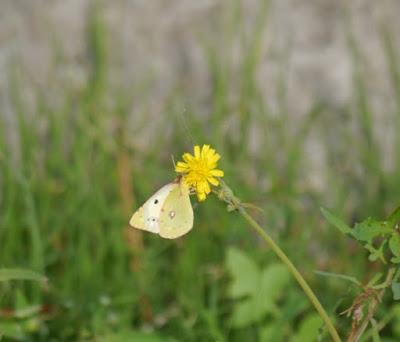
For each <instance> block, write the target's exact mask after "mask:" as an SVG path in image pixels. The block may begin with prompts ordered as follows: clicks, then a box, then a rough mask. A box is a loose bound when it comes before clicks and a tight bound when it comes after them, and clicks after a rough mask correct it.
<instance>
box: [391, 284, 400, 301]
mask: <svg viewBox="0 0 400 342" xmlns="http://www.w3.org/2000/svg"><path fill="white" fill-rule="evenodd" d="M392 292H393V299H394V300H399V299H400V283H392Z"/></svg>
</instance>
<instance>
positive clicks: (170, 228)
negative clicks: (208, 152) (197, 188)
mask: <svg viewBox="0 0 400 342" xmlns="http://www.w3.org/2000/svg"><path fill="white" fill-rule="evenodd" d="M159 227H160V236H161V237H163V238H166V239H176V238H178V237H180V236H182V235H185V234H186V233H187V232H189V231H190V230H191V229H192V227H193V208H192V204H191V203H190V197H189V188H188V186H187V185H186V184H185V183H183V182H182V181H181V182H179V183H177V186H176V187H175V188H173V189H172V190H171V192H170V193H169V194H168V196H167V198H166V199H165V202H164V205H163V207H162V209H161V212H160V224H159Z"/></svg>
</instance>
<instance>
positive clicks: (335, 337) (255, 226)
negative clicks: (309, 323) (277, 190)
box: [239, 208, 341, 342]
mask: <svg viewBox="0 0 400 342" xmlns="http://www.w3.org/2000/svg"><path fill="white" fill-rule="evenodd" d="M239 212H240V214H241V215H242V216H243V217H244V218H245V220H246V221H247V222H248V223H249V224H250V226H251V227H252V228H253V229H254V230H255V231H256V232H257V233H258V234H259V235H260V236H261V237H262V238H263V240H264V241H265V242H266V243H267V244H268V246H269V247H271V249H272V250H273V251H274V253H275V254H276V255H277V256H278V257H279V258H280V259H281V261H282V262H283V263H284V264H285V265H286V266H287V268H288V269H289V271H290V272H291V273H292V275H293V277H295V279H296V280H297V282H298V283H299V285H300V286H301V288H302V289H303V291H304V293H305V294H306V295H307V297H308V299H309V300H310V302H311V303H312V305H314V307H315V309H316V310H317V311H318V313H319V315H320V316H321V318H322V319H323V321H324V322H325V324H326V327H327V329H328V331H329V333H330V334H331V337H332V340H333V341H335V342H337V341H339V342H340V341H341V339H340V337H339V334H338V333H337V331H336V329H335V327H334V325H333V323H332V321H331V319H330V318H329V316H328V314H327V313H326V311H325V309H324V308H323V307H322V305H321V303H320V302H319V300H318V298H317V297H316V295H315V294H314V292H313V290H312V289H311V288H310V286H309V285H308V284H307V282H306V281H305V279H304V278H303V276H302V275H301V274H300V272H299V271H298V270H297V268H296V267H295V266H294V265H293V263H292V262H291V261H290V259H289V258H288V257H287V256H286V254H285V253H284V252H283V251H282V249H281V248H280V247H279V246H278V245H277V244H276V243H275V241H274V240H272V238H271V237H270V236H269V235H268V234H267V233H266V232H265V231H264V230H263V229H262V228H261V227H260V225H259V224H258V223H257V222H256V221H255V220H254V219H253V218H252V217H251V216H250V215H249V214H248V213H247V212H246V210H245V209H244V208H239Z"/></svg>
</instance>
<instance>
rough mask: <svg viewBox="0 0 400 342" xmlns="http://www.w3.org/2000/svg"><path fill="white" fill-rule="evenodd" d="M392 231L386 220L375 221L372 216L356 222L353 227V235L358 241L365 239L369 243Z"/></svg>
mask: <svg viewBox="0 0 400 342" xmlns="http://www.w3.org/2000/svg"><path fill="white" fill-rule="evenodd" d="M392 232H393V229H392V227H391V226H390V225H389V224H388V222H387V221H377V220H374V219H372V218H368V219H366V220H365V221H362V222H360V223H357V224H356V225H355V227H354V229H353V236H354V237H355V238H356V239H357V240H358V241H365V242H368V243H369V244H371V243H372V240H374V239H375V238H377V237H380V236H384V235H386V234H391V233H392Z"/></svg>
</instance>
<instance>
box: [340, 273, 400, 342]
mask: <svg viewBox="0 0 400 342" xmlns="http://www.w3.org/2000/svg"><path fill="white" fill-rule="evenodd" d="M395 271H396V269H395V268H394V267H391V268H389V271H388V273H387V276H386V280H385V282H384V284H386V285H387V286H386V287H384V288H383V289H382V290H380V291H379V293H378V295H377V296H376V297H373V298H372V299H371V302H370V304H369V306H368V313H367V316H366V317H365V318H364V320H363V321H362V323H361V324H360V325H359V327H358V329H357V330H356V331H354V332H353V331H352V332H351V333H350V335H349V337H348V338H347V342H358V341H359V340H360V338H361V336H362V334H363V333H364V331H365V329H366V328H367V326H368V324H369V323H370V321H371V319H372V318H373V316H374V313H375V310H376V308H377V307H378V304H379V303H380V302H381V301H382V298H383V295H384V294H385V291H386V289H387V288H388V286H389V285H390V284H391V283H392V280H393V276H394V273H395Z"/></svg>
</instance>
